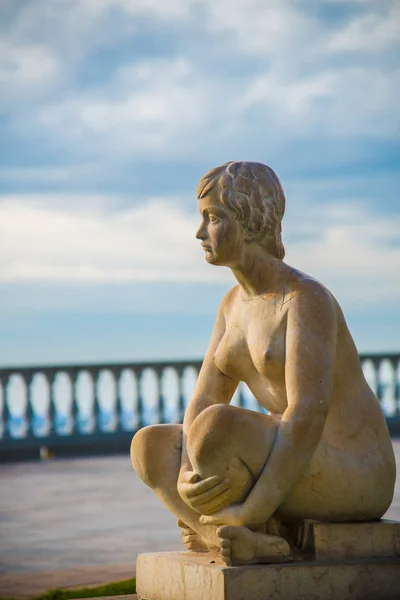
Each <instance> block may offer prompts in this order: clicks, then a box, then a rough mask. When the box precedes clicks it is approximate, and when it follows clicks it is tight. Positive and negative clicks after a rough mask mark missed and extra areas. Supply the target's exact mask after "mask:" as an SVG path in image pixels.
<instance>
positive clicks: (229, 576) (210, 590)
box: [137, 552, 400, 600]
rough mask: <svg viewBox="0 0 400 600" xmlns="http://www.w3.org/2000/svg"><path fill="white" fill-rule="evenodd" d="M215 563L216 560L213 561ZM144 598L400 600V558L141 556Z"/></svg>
mask: <svg viewBox="0 0 400 600" xmlns="http://www.w3.org/2000/svg"><path fill="white" fill-rule="evenodd" d="M212 561H215V562H212ZM137 573H138V578H137V594H138V598H139V599H140V600H399V593H400V586H399V582H400V559H367V560H364V561H357V562H355V561H353V562H348V563H343V562H340V561H331V562H330V563H327V562H325V563H321V562H316V561H313V562H308V561H302V562H296V563H287V564H285V565H282V564H280V565H263V566H261V565H253V566H250V567H244V566H241V567H226V566H225V565H224V563H223V562H222V560H221V559H220V558H218V557H212V556H211V555H210V554H201V553H191V552H165V553H161V554H140V555H139V557H138V562H137Z"/></svg>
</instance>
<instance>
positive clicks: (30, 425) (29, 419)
mask: <svg viewBox="0 0 400 600" xmlns="http://www.w3.org/2000/svg"><path fill="white" fill-rule="evenodd" d="M22 379H23V382H24V385H25V392H26V409H25V415H24V420H25V424H26V428H25V436H24V437H26V438H30V437H35V428H34V418H35V413H34V410H33V405H32V387H31V386H32V381H33V374H32V373H30V374H29V375H25V374H24V375H22Z"/></svg>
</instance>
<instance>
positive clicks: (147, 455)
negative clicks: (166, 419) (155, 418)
mask: <svg viewBox="0 0 400 600" xmlns="http://www.w3.org/2000/svg"><path fill="white" fill-rule="evenodd" d="M154 429H155V428H154V426H153V425H150V426H148V427H143V428H142V429H139V431H137V432H136V433H135V435H134V436H133V439H132V442H131V462H132V466H133V468H134V469H135V471H136V473H137V474H138V475H139V477H140V479H142V480H143V481H144V482H145V483H146V484H147V485H149V486H150V487H152V485H153V484H154V481H153V479H154V478H153V476H152V471H153V469H152V466H153V463H154V460H155V459H156V457H155V431H154Z"/></svg>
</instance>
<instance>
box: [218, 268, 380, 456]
mask: <svg viewBox="0 0 400 600" xmlns="http://www.w3.org/2000/svg"><path fill="white" fill-rule="evenodd" d="M302 276H303V274H301V273H299V272H297V271H295V272H294V277H293V280H292V282H288V285H287V286H286V289H285V293H284V294H282V293H275V294H271V295H265V296H263V297H260V298H257V299H252V300H245V299H244V297H243V292H242V290H241V288H240V287H239V286H238V287H237V288H234V290H232V297H231V302H230V303H229V306H228V307H227V308H226V311H225V322H226V330H225V333H224V335H223V337H222V339H221V341H220V343H219V345H218V347H217V349H216V351H215V353H214V363H215V365H216V366H217V367H218V368H219V369H220V370H221V371H222V372H223V373H225V374H226V375H228V376H229V377H232V378H233V379H237V380H239V381H243V382H245V383H246V384H247V385H248V387H249V388H250V390H251V391H252V393H253V394H254V396H255V397H256V399H257V400H258V402H259V403H260V404H261V405H262V406H264V407H265V408H266V409H267V410H268V411H269V412H270V413H272V414H274V415H276V417H277V418H279V417H280V416H281V415H282V413H283V412H284V411H285V409H286V408H287V405H288V399H287V393H286V385H285V360H286V342H287V335H288V333H287V320H288V315H289V311H290V310H291V299H292V297H293V294H294V293H296V280H297V278H298V277H302ZM334 304H335V310H336V317H337V328H338V334H337V344H336V357H335V366H334V385H333V392H332V396H331V399H330V409H329V414H328V418H327V422H326V426H325V429H324V434H323V437H324V438H325V439H326V441H328V442H329V443H330V444H332V445H334V446H336V447H338V448H344V447H346V448H348V449H350V448H352V447H353V449H354V450H357V449H360V450H361V449H362V451H366V450H367V449H368V448H371V450H373V451H376V450H378V449H380V448H381V446H382V448H381V450H382V451H383V452H384V453H385V452H386V447H388V445H389V446H390V439H389V436H388V432H387V428H386V423H385V419H384V416H383V413H382V411H381V408H380V406H379V403H378V401H377V399H376V397H375V395H374V394H373V392H372V390H371V389H370V387H369V386H368V384H367V382H366V380H365V378H364V375H363V372H362V369H361V365H360V361H359V359H358V354H357V350H356V348H355V345H354V342H353V339H352V337H351V335H350V333H349V331H348V329H347V325H346V322H345V320H344V317H343V314H342V311H341V310H340V307H339V306H338V305H337V303H336V301H334ZM309 318H310V319H312V318H316V317H314V316H313V315H310V316H309ZM305 326H307V323H305ZM289 335H290V334H289ZM318 352H319V350H318V349H316V356H315V360H318V358H319V357H318Z"/></svg>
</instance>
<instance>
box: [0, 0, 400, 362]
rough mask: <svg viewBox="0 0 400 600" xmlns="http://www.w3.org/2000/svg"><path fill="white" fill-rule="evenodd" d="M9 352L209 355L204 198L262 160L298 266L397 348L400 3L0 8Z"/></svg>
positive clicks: (0, 193) (46, 358) (361, 329)
mask: <svg viewBox="0 0 400 600" xmlns="http://www.w3.org/2000/svg"><path fill="white" fill-rule="evenodd" d="M0 17H1V42H0V57H1V58H0V82H1V83H0V85H1V90H2V91H1V98H0V107H1V108H0V115H1V116H0V132H1V146H0V261H1V262H0V338H1V344H0V364H1V365H3V366H6V365H10V364H24V365H27V364H38V363H40V364H51V363H59V362H82V361H124V360H153V359H162V360H166V359H173V358H175V359H188V358H190V359H194V358H201V357H202V356H203V355H204V352H205V350H206V347H207V344H208V340H209V336H210V333H211V330H212V326H213V321H214V316H215V313H216V309H217V307H218V305H219V302H220V300H221V298H222V297H223V295H224V293H225V292H226V290H227V289H229V287H230V286H232V285H233V284H234V283H235V282H234V281H233V278H232V276H231V274H230V271H229V270H228V269H226V268H218V267H213V266H210V265H208V264H206V263H205V260H204V255H203V251H202V250H201V248H200V246H199V242H198V241H197V240H195V238H194V233H195V230H196V227H197V224H198V214H197V202H196V194H195V188H196V185H197V182H198V180H199V178H200V177H201V176H202V175H203V174H204V173H205V172H206V171H207V170H208V169H209V168H211V167H213V166H216V165H218V164H221V163H223V162H226V161H228V160H242V159H248V160H257V161H261V162H265V163H267V164H269V165H271V166H272V167H273V168H274V169H275V170H276V172H277V173H278V175H279V176H280V178H281V181H282V184H283V187H284V189H285V192H286V195H287V212H286V216H285V218H284V222H283V236H284V243H285V246H286V251H287V254H286V260H287V262H288V263H289V264H292V265H294V266H296V267H297V268H300V269H302V270H304V271H306V272H308V273H310V274H311V275H313V276H315V277H317V278H318V279H320V280H321V281H322V282H323V283H324V284H326V285H327V286H328V287H329V288H330V289H331V290H332V292H333V293H334V294H335V295H336V297H337V298H338V300H339V302H340V304H341V305H342V307H343V309H344V312H345V316H346V318H347V320H348V323H349V326H350V329H351V331H352V333H353V335H354V338H355V340H356V343H357V346H358V348H359V350H360V351H361V352H378V351H383V352H389V351H397V350H398V349H399V338H400V317H399V305H400V277H399V272H400V203H399V188H400V175H399V173H400V169H399V164H400V152H399V150H400V141H399V113H400V109H399V103H398V99H399V96H400V68H399V45H400V44H399V40H400V4H399V2H398V1H397V0H380V1H379V2H377V1H373V0H370V1H368V0H362V1H340V0H335V1H328V0H327V1H325V0H318V1H314V0H308V1H306V0H304V1H297V0H296V1H295V0H268V2H265V1H263V0H246V2H241V1H236V0H229V1H228V0H219V1H217V2H215V1H211V0H168V2H156V1H153V0H147V1H144V0H56V1H53V2H48V1H47V0H14V1H13V2H7V1H4V2H1V3H0Z"/></svg>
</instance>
